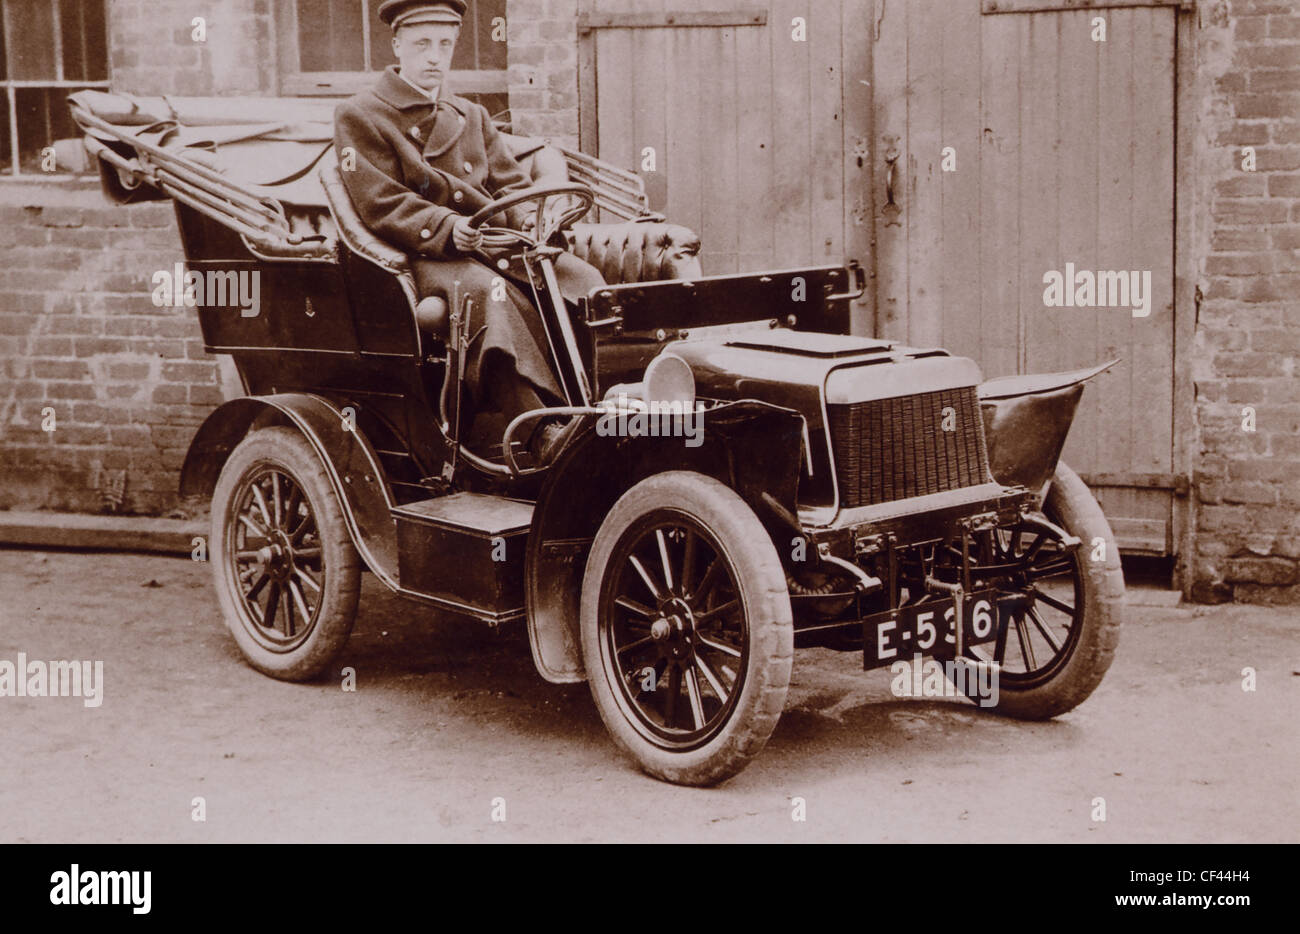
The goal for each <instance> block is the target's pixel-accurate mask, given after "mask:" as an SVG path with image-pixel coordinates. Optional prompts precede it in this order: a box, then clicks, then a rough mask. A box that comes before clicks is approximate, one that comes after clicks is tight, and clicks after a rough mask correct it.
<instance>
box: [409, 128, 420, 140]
mask: <svg viewBox="0 0 1300 934" xmlns="http://www.w3.org/2000/svg"><path fill="white" fill-rule="evenodd" d="M411 135H412V136H413V137H415V138H416V139H419V138H420V128H419V127H418V126H413V127H411Z"/></svg>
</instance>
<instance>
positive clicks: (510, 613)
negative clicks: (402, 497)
mask: <svg viewBox="0 0 1300 934" xmlns="http://www.w3.org/2000/svg"><path fill="white" fill-rule="evenodd" d="M393 519H394V520H395V521H396V522H397V553H398V579H399V581H400V583H401V592H402V593H403V594H405V595H407V596H410V597H414V598H416V599H420V600H422V601H424V602H427V603H431V604H433V605H435V606H439V607H442V608H444V609H448V610H453V611H455V612H460V613H465V614H468V615H470V616H474V617H477V618H479V619H483V620H486V621H488V622H493V623H495V622H503V621H505V620H510V619H517V618H519V617H521V616H523V614H524V554H525V552H526V549H527V546H528V530H529V529H530V528H531V526H532V521H533V504H532V503H526V502H522V501H520V500H516V499H507V498H505V497H502V496H489V495H485V494H482V493H453V494H451V495H450V496H439V497H436V498H434V499H426V500H421V501H420V502H416V503H407V504H406V505H404V506H399V507H397V508H396V509H394V510H393Z"/></svg>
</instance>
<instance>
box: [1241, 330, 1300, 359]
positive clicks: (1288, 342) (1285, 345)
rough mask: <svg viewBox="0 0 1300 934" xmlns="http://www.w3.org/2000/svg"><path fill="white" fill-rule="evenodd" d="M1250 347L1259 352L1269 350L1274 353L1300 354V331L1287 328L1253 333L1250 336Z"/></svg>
mask: <svg viewBox="0 0 1300 934" xmlns="http://www.w3.org/2000/svg"><path fill="white" fill-rule="evenodd" d="M1250 346H1251V347H1253V348H1255V349H1257V350H1264V349H1265V348H1267V349H1269V350H1272V351H1281V352H1288V351H1289V352H1291V353H1293V354H1300V330H1296V329H1294V328H1286V329H1265V330H1259V331H1253V332H1251V335H1250Z"/></svg>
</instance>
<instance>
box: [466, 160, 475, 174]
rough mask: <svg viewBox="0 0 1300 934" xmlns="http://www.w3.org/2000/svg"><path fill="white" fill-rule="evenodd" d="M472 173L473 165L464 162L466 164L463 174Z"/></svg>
mask: <svg viewBox="0 0 1300 934" xmlns="http://www.w3.org/2000/svg"><path fill="white" fill-rule="evenodd" d="M473 171H474V163H472V162H466V163H465V174H466V175H468V174H469V173H471V172H473Z"/></svg>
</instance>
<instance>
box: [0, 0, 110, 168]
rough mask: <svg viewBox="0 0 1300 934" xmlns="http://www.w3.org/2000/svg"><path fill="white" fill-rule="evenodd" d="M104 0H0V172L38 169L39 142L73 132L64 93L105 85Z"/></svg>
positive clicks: (75, 133)
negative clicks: (1, 111) (0, 111)
mask: <svg viewBox="0 0 1300 934" xmlns="http://www.w3.org/2000/svg"><path fill="white" fill-rule="evenodd" d="M107 35H108V33H107V28H106V25H105V10H104V0H0V109H3V113H0V172H3V174H4V175H8V176H17V175H24V174H35V173H38V172H41V171H42V166H41V163H42V161H43V157H44V152H45V149H46V147H48V146H50V145H52V144H53V143H54V141H55V140H58V139H75V138H77V137H79V136H80V135H81V134H80V132H79V131H78V129H77V127H76V125H75V124H74V123H73V122H72V117H71V116H70V115H69V113H68V108H67V105H66V103H65V98H66V97H67V96H68V95H69V94H71V93H72V92H73V91H76V90H81V89H83V88H106V87H108V38H107Z"/></svg>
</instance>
